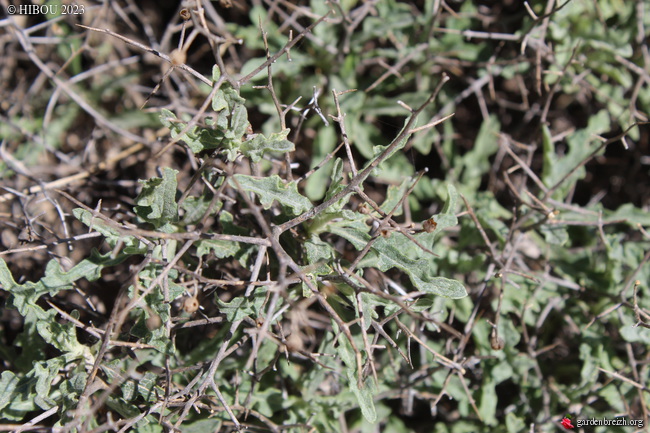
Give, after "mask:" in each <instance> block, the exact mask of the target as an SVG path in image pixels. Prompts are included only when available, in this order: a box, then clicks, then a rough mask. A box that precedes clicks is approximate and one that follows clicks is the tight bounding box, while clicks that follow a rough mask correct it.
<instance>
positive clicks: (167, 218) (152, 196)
mask: <svg viewBox="0 0 650 433" xmlns="http://www.w3.org/2000/svg"><path fill="white" fill-rule="evenodd" d="M177 174H178V171H177V170H174V169H171V168H168V167H165V168H164V169H163V177H162V178H160V177H154V178H152V179H149V180H145V181H140V182H141V183H143V184H144V186H143V188H142V191H141V192H140V194H139V195H138V198H136V203H137V205H136V206H135V213H136V214H137V215H138V216H139V217H140V218H142V219H143V220H145V221H146V222H148V223H151V224H153V225H154V227H156V228H159V227H162V226H164V225H165V224H167V223H169V222H173V221H175V220H176V219H177V218H178V205H177V204H176V175H177Z"/></svg>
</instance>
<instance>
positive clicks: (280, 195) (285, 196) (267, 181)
mask: <svg viewBox="0 0 650 433" xmlns="http://www.w3.org/2000/svg"><path fill="white" fill-rule="evenodd" d="M233 179H234V180H231V181H230V182H231V185H232V186H233V187H234V188H237V184H239V186H240V187H241V188H242V190H244V191H249V192H252V193H255V194H256V195H257V196H258V197H259V199H260V203H262V206H263V207H264V209H269V208H270V207H271V205H272V204H273V201H277V202H278V203H280V204H282V205H283V206H284V207H286V208H291V210H292V211H293V214H294V215H298V214H301V213H303V212H306V211H308V210H309V209H311V207H312V204H311V202H310V201H309V199H307V197H305V196H303V195H301V194H300V193H299V192H298V185H297V184H296V182H289V183H285V182H284V181H283V180H282V178H280V176H278V175H273V176H269V177H265V178H256V177H253V176H247V175H244V174H236V175H234V176H233ZM235 181H236V182H235Z"/></svg>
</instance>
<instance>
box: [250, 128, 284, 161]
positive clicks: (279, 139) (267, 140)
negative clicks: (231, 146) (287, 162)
mask: <svg viewBox="0 0 650 433" xmlns="http://www.w3.org/2000/svg"><path fill="white" fill-rule="evenodd" d="M289 131H290V130H289V129H285V130H284V131H282V132H277V133H273V134H271V135H269V136H268V137H265V136H264V134H257V135H256V136H255V137H253V138H252V139H250V140H247V141H244V142H243V143H242V144H241V146H240V150H241V153H242V154H243V155H244V156H246V157H248V158H250V159H251V160H252V161H253V162H259V161H260V160H261V159H262V156H263V155H264V153H265V152H278V153H286V152H293V151H294V150H295V149H296V146H295V145H294V144H293V143H292V142H290V141H289V140H287V136H288V135H289Z"/></svg>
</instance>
